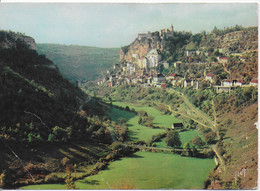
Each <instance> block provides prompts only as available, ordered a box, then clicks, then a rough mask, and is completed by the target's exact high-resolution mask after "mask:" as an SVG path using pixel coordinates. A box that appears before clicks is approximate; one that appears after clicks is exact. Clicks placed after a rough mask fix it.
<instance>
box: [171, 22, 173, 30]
mask: <svg viewBox="0 0 260 191" xmlns="http://www.w3.org/2000/svg"><path fill="white" fill-rule="evenodd" d="M171 31H172V32H173V25H172V24H171Z"/></svg>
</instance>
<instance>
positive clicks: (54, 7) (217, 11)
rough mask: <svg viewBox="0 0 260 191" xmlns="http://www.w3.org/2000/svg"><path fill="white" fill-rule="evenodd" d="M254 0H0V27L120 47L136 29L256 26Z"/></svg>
mask: <svg viewBox="0 0 260 191" xmlns="http://www.w3.org/2000/svg"><path fill="white" fill-rule="evenodd" d="M257 10H258V7H257V4H252V3H233V4H230V3H229V4H227V3H225V4H223V3H222V4H220V3H219V4H209V3H197V4H191V3H186V4H184V3H173V4H169V3H168V4H165V3H164V4H139V3H138V4H126V3H124V4H111V3H110V4H109V3H107V4H100V3H99V4H94V3H74V4H71V3H51V4H44V3H15V4H14V3H1V4H0V29H1V30H9V29H10V30H12V31H15V32H23V33H25V34H26V35H29V36H32V37H33V38H34V39H35V40H36V42H37V43H59V44H78V45H87V46H98V47H120V46H124V45H127V44H129V43H131V42H132V41H133V40H134V39H135V38H136V37H137V34H138V33H144V32H147V31H158V30H160V29H163V28H168V27H170V25H171V24H173V26H174V29H175V30H177V31H183V30H185V31H192V32H193V33H197V32H201V31H202V30H206V31H212V29H213V27H214V26H217V27H218V28H224V27H227V26H234V25H236V24H238V25H242V26H245V27H247V26H258V15H257Z"/></svg>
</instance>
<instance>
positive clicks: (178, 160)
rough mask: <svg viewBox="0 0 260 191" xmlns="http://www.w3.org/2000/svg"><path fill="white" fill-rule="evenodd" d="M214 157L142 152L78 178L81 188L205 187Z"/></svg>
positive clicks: (53, 187)
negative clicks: (95, 172)
mask: <svg viewBox="0 0 260 191" xmlns="http://www.w3.org/2000/svg"><path fill="white" fill-rule="evenodd" d="M214 166H215V164H214V161H213V160H212V159H198V158H190V157H181V156H179V155H174V154H165V153H151V152H138V153H136V154H135V155H134V156H133V157H127V158H123V159H121V160H118V161H115V162H113V163H111V164H110V165H109V166H108V167H107V169H106V170H103V171H101V172H100V173H99V174H97V175H94V176H91V177H87V178H85V179H83V180H78V181H76V185H77V187H79V188H80V189H91V190H94V189H118V188H120V187H121V184H128V185H132V186H133V187H134V188H136V189H201V188H203V183H204V181H205V179H206V177H207V175H208V173H209V172H210V171H211V170H212V169H213V168H214ZM25 188H26V189H64V185H60V184H55V185H38V186H27V187H25Z"/></svg>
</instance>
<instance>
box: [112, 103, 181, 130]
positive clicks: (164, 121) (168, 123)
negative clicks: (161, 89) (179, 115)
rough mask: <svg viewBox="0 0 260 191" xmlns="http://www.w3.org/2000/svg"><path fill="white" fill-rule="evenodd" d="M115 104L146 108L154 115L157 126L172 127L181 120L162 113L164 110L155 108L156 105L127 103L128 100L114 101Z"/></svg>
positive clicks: (150, 114) (137, 108) (149, 114)
mask: <svg viewBox="0 0 260 191" xmlns="http://www.w3.org/2000/svg"><path fill="white" fill-rule="evenodd" d="M113 105H116V106H121V107H126V106H129V107H130V109H132V108H134V109H135V110H136V111H141V110H144V111H146V112H147V114H148V116H153V117H154V120H153V122H154V125H155V126H160V127H167V128H171V127H172V123H180V122H181V121H180V120H179V119H176V118H175V117H173V116H170V115H164V114H162V112H160V111H159V110H157V109H155V108H154V107H149V106H140V105H138V104H132V103H126V102H113Z"/></svg>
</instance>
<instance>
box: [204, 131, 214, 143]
mask: <svg viewBox="0 0 260 191" xmlns="http://www.w3.org/2000/svg"><path fill="white" fill-rule="evenodd" d="M215 136H216V134H215V133H214V132H208V133H206V134H204V139H205V141H206V143H207V144H211V143H213V141H214V140H215Z"/></svg>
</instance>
